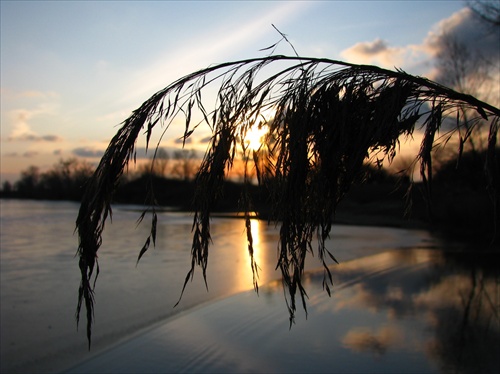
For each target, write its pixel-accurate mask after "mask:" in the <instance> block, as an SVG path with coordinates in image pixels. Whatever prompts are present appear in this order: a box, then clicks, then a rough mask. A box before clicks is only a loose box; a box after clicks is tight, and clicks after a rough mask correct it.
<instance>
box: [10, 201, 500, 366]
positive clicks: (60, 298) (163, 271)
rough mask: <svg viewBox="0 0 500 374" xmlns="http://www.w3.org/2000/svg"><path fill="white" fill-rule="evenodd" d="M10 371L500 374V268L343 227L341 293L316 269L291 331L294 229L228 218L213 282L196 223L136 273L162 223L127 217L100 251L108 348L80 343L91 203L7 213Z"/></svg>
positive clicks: (181, 225)
mask: <svg viewBox="0 0 500 374" xmlns="http://www.w3.org/2000/svg"><path fill="white" fill-rule="evenodd" d="M0 202H1V237H0V238H1V239H0V247H1V272H0V274H1V284H0V285H1V371H2V372H27V371H29V372H47V371H50V372H63V371H64V372H116V373H118V372H435V373H440V372H467V373H469V372H482V373H485V372H486V373H487V372H492V373H493V372H495V373H496V372H499V369H500V359H499V355H498V352H499V351H500V320H499V309H500V308H499V305H500V291H499V290H500V287H499V280H500V276H499V271H498V263H499V262H498V256H497V254H492V253H488V252H481V253H476V254H473V255H471V254H467V253H465V252H463V251H461V248H460V247H456V246H454V247H450V246H449V245H447V244H445V243H442V242H441V241H440V240H438V239H437V238H435V237H433V236H432V235H431V233H429V232H427V231H424V230H406V229H397V228H387V227H361V226H344V225H338V226H334V228H333V230H332V237H331V240H330V241H329V243H328V244H329V249H330V250H331V251H332V252H333V254H334V255H335V256H336V258H337V259H338V260H339V262H340V264H339V265H333V264H332V267H331V270H332V275H333V278H334V288H333V289H334V292H333V293H332V296H331V297H328V295H327V294H326V292H324V291H323V290H322V286H321V281H322V271H318V269H320V267H321V264H320V263H319V260H318V259H317V257H311V258H310V259H309V260H308V263H307V272H306V276H305V279H306V280H305V283H306V290H307V292H308V295H309V299H308V304H307V305H308V316H307V319H306V317H305V315H304V312H303V311H300V312H299V313H298V314H297V318H296V323H295V324H294V325H293V326H292V327H291V328H289V319H288V311H287V308H286V303H285V300H284V296H283V290H282V286H281V281H280V274H279V273H278V272H277V271H276V270H275V265H276V251H277V239H278V229H276V228H275V227H274V226H273V225H268V224H267V223H265V222H261V221H257V220H255V221H252V229H253V232H254V236H255V237H254V241H255V243H254V247H255V257H256V260H257V263H258V265H259V266H260V268H261V271H260V278H259V285H260V288H259V289H260V291H259V295H257V294H256V293H255V292H254V291H253V284H252V272H251V268H250V262H249V259H248V253H247V249H246V236H245V232H244V222H243V220H240V219H234V218H223V217H218V218H217V217H216V218H214V219H213V222H212V230H213V235H212V237H213V246H212V247H211V253H210V257H209V265H208V271H207V277H208V287H209V289H208V291H207V289H206V288H205V284H204V282H203V279H202V276H201V271H199V269H198V271H197V272H196V273H195V277H194V280H193V282H191V283H189V284H188V286H187V288H186V291H185V293H184V296H183V298H182V300H181V302H180V304H179V305H178V306H177V307H175V308H174V307H173V306H174V304H175V303H176V302H177V300H178V299H179V296H180V291H181V289H182V284H183V282H184V279H185V276H186V274H187V272H188V270H189V267H190V243H191V225H192V214H190V213H174V212H162V213H160V215H159V219H158V237H157V246H156V247H155V248H151V249H150V250H149V251H148V252H147V253H146V254H145V255H144V257H143V258H142V259H141V261H140V262H139V264H138V265H137V266H136V261H137V255H138V252H139V250H140V248H141V247H142V245H143V243H144V240H145V239H146V237H147V235H148V232H149V230H148V229H149V227H148V224H147V220H146V219H145V220H144V223H143V224H141V225H139V226H137V219H138V217H139V215H140V209H141V207H136V206H125V205H121V206H120V205H118V206H114V209H113V221H112V223H111V222H108V224H107V227H106V230H105V233H104V240H103V246H102V247H101V249H100V251H99V266H100V270H101V272H100V274H99V278H98V280H97V286H96V295H95V297H96V312H95V319H96V322H95V325H94V328H93V340H92V348H91V350H90V352H89V351H88V349H87V341H86V336H85V325H84V324H83V325H81V326H80V329H79V330H78V331H77V329H76V322H75V308H76V301H77V289H78V285H79V270H78V260H77V258H76V257H75V253H76V249H77V242H78V241H77V236H76V234H75V235H74V234H73V231H74V222H75V219H76V215H77V212H78V204H76V203H71V202H47V201H28V200H1V201H0Z"/></svg>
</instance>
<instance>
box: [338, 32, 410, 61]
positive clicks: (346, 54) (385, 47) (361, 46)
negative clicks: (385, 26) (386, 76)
mask: <svg viewBox="0 0 500 374" xmlns="http://www.w3.org/2000/svg"><path fill="white" fill-rule="evenodd" d="M418 52H419V49H418V47H417V46H413V45H409V46H405V47H391V46H389V44H388V42H387V41H385V40H382V39H380V38H377V39H375V40H373V41H370V42H360V43H356V44H355V45H353V46H352V47H350V48H348V49H346V50H344V51H342V52H341V53H340V55H341V56H342V57H343V58H345V59H346V60H347V61H350V62H354V63H358V64H376V65H381V66H384V67H387V68H393V67H401V66H402V65H403V64H404V63H405V61H408V60H409V59H411V57H412V55H414V54H415V53H418Z"/></svg>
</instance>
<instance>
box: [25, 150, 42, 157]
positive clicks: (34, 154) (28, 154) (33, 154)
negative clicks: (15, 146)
mask: <svg viewBox="0 0 500 374" xmlns="http://www.w3.org/2000/svg"><path fill="white" fill-rule="evenodd" d="M38 154H39V153H38V152H37V151H26V152H24V153H23V157H26V158H33V157H35V156H38Z"/></svg>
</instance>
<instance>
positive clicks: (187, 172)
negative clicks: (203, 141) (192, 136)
mask: <svg viewBox="0 0 500 374" xmlns="http://www.w3.org/2000/svg"><path fill="white" fill-rule="evenodd" d="M173 158H174V164H173V165H172V169H171V170H170V174H172V175H173V176H176V177H178V178H180V179H183V180H190V179H193V178H194V177H195V175H196V171H197V170H196V167H197V166H198V165H197V163H198V162H197V156H196V151H195V150H194V149H191V150H189V151H188V150H187V149H181V150H178V151H175V152H174V157H173Z"/></svg>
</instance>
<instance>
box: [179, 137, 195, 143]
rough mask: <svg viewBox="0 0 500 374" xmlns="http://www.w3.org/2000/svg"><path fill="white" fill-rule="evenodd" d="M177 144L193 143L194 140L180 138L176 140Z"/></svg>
mask: <svg viewBox="0 0 500 374" xmlns="http://www.w3.org/2000/svg"><path fill="white" fill-rule="evenodd" d="M174 142H175V144H191V143H192V142H193V140H192V139H191V138H187V139H184V138H178V139H175V140H174Z"/></svg>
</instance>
